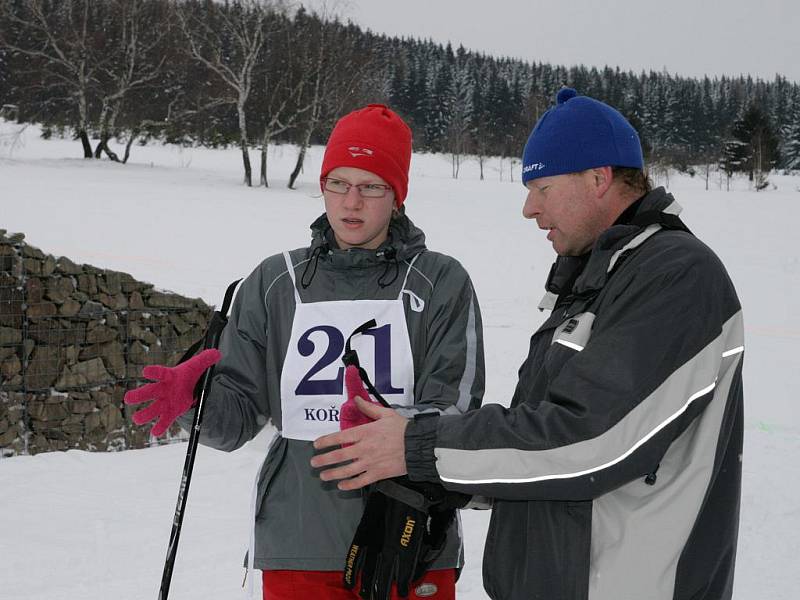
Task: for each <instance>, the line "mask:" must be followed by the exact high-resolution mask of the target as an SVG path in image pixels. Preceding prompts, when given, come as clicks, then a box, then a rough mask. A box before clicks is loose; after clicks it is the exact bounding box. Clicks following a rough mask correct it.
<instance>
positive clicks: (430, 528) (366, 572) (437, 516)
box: [344, 477, 469, 600]
mask: <svg viewBox="0 0 800 600" xmlns="http://www.w3.org/2000/svg"><path fill="white" fill-rule="evenodd" d="M468 499H469V496H465V495H464V494H459V493H457V492H448V491H447V490H445V489H444V488H443V487H442V486H440V485H437V484H428V483H416V482H410V481H409V480H408V479H407V478H405V477H401V478H396V479H389V480H385V481H379V482H378V483H376V484H375V485H373V486H372V488H371V489H370V492H369V496H368V497H367V503H366V506H365V507H364V514H363V515H362V517H361V522H360V523H359V524H358V528H357V529H356V533H355V536H353V541H352V543H351V544H350V550H349V551H348V553H347V559H346V562H345V569H344V586H345V587H346V588H347V589H353V587H355V584H356V581H357V579H358V576H359V575H360V576H361V589H360V590H359V596H361V598H363V599H365V600H388V599H389V598H390V596H391V590H392V584H393V583H397V593H398V595H399V596H400V597H402V598H405V597H407V596H408V592H409V589H410V587H411V585H412V583H414V582H415V581H418V580H419V579H421V578H422V576H423V575H425V573H426V572H427V571H428V568H429V567H430V565H431V564H432V563H433V561H434V560H435V559H436V557H437V556H439V554H440V553H441V552H442V549H443V548H444V543H445V540H446V538H447V531H448V529H449V528H450V525H451V524H452V522H453V520H454V519H455V516H456V509H457V508H461V507H463V506H464V505H465V504H466V503H467V501H468Z"/></svg>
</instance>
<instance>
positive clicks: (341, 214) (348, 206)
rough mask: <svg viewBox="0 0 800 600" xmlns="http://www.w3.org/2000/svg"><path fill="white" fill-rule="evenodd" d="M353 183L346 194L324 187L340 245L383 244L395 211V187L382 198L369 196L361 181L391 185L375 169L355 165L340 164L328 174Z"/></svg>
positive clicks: (330, 176) (375, 245) (329, 212)
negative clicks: (363, 190) (362, 190)
mask: <svg viewBox="0 0 800 600" xmlns="http://www.w3.org/2000/svg"><path fill="white" fill-rule="evenodd" d="M327 179H329V180H331V179H336V180H339V181H342V182H345V183H349V184H351V187H350V189H349V190H348V191H347V193H345V194H337V193H335V192H331V191H329V190H327V189H325V190H323V192H322V195H323V197H324V198H325V213H326V214H327V215H328V221H329V222H330V224H331V228H332V229H333V235H334V236H335V238H336V242H337V243H338V244H339V247H340V248H367V249H369V250H374V249H375V248H377V247H378V246H380V245H381V244H382V243H383V242H384V241H385V240H386V238H387V236H388V233H389V221H390V220H391V218H392V212H393V211H394V191H393V190H391V189H389V190H387V191H386V194H385V195H384V196H383V197H382V198H365V197H364V196H362V195H361V193H360V192H359V191H358V188H357V187H356V186H357V185H370V184H374V185H379V186H380V185H383V186H386V185H388V184H387V183H386V182H385V181H384V180H383V179H382V178H380V177H378V176H377V175H376V174H375V173H371V172H370V171H365V170H363V169H356V168H354V167H337V168H335V169H333V170H332V171H331V172H330V173H328V175H327Z"/></svg>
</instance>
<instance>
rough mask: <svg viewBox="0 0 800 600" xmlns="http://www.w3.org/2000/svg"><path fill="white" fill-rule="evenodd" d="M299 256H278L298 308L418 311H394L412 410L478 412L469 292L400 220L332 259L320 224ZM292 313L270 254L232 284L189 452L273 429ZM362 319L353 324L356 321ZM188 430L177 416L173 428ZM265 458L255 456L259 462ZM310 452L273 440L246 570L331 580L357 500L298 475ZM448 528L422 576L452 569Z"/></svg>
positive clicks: (452, 264)
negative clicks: (372, 303)
mask: <svg viewBox="0 0 800 600" xmlns="http://www.w3.org/2000/svg"><path fill="white" fill-rule="evenodd" d="M311 229H312V243H311V245H310V246H309V247H308V248H301V249H297V250H293V251H291V252H290V256H291V262H292V264H293V265H294V270H295V275H296V280H297V290H298V292H299V294H300V299H301V300H302V302H303V303H313V302H319V301H328V300H360V299H394V298H397V297H398V294H399V293H400V290H401V289H402V285H403V280H404V278H405V274H406V271H407V270H408V265H409V263H410V261H411V259H412V258H413V257H414V256H415V255H417V254H419V255H420V256H419V258H418V259H417V260H416V262H415V263H414V266H413V268H412V269H411V271H410V273H409V276H408V280H407V281H406V289H408V290H411V291H413V293H414V294H415V295H416V296H417V297H419V298H421V299H422V300H423V302H424V309H423V310H422V311H421V312H416V311H413V310H411V308H410V306H409V298H408V296H406V295H405V294H404V295H403V296H404V311H405V317H406V324H407V327H408V333H409V338H410V343H411V351H412V355H413V362H414V381H415V387H414V399H415V403H416V404H415V405H414V406H413V407H409V408H405V409H402V410H403V411H404V412H405V413H406V414H413V413H415V412H418V411H425V410H436V411H438V412H441V413H443V414H456V413H462V412H465V411H467V410H470V409H473V408H476V407H478V406H479V405H480V402H481V398H482V396H483V386H484V360H483V338H482V328H481V317H480V311H479V308H478V302H477V299H476V298H475V293H474V291H473V287H472V282H471V281H470V278H469V276H468V274H467V272H466V271H465V270H464V268H463V267H462V266H461V265H460V264H459V263H458V262H457V261H456V260H455V259H453V258H450V257H449V256H445V255H443V254H439V253H437V252H431V251H428V250H427V249H426V247H425V236H424V234H423V233H422V231H420V230H419V229H418V228H417V227H415V226H414V225H413V224H412V223H411V221H410V220H409V219H408V218H407V217H406V216H405V215H401V216H400V217H398V218H396V219H393V221H392V224H391V226H390V237H389V240H387V242H385V243H384V244H383V245H382V246H381V247H380V248H378V249H377V250H364V249H349V250H340V249H338V248H337V246H336V243H335V240H334V238H333V235H332V231H331V229H330V225H329V224H328V221H327V218H326V217H325V216H324V215H323V216H321V217H320V218H319V219H317V220H316V221H315V222H314V223H313V225H312V227H311ZM294 312H295V295H294V289H293V286H292V280H291V278H290V277H289V273H288V271H287V266H286V262H285V260H284V257H283V255H282V254H278V255H275V256H271V257H269V258H267V259H266V260H264V261H263V262H262V263H261V264H260V265H259V266H258V267H257V268H256V269H255V270H254V271H253V273H252V274H251V275H250V276H249V277H248V278H247V279H246V280H245V281H244V282H243V283H242V285H241V288H240V289H239V292H238V294H237V296H236V299H235V301H234V304H233V308H232V312H231V318H230V320H229V322H228V325H227V326H226V328H225V331H224V333H223V336H222V340H221V343H220V350H221V352H222V356H223V358H222V360H221V361H220V362H219V364H218V365H217V366H216V369H215V376H214V381H213V387H212V389H211V393H210V396H209V398H208V400H207V404H206V409H205V413H204V418H203V429H202V434H201V438H200V441H201V443H203V444H205V445H208V446H211V447H214V448H217V449H220V450H225V451H231V450H235V449H237V448H239V447H241V446H242V445H243V444H244V443H245V442H247V441H249V440H251V439H252V438H253V437H255V435H256V434H257V433H258V432H259V431H260V430H261V429H262V428H263V427H264V426H265V425H266V424H267V423H268V422H272V423H273V424H274V425H275V427H276V428H277V429H278V430H281V429H282V416H281V393H280V389H281V386H280V383H281V382H280V376H281V372H282V368H283V362H284V359H285V357H286V351H287V346H288V344H289V338H290V334H291V329H292V321H293V317H294ZM368 319H369V316H368V315H365V317H364V320H365V321H366V320H368ZM181 423H182V425H183V426H184V427H186V426H188V425H190V423H191V421H190V417H189V415H184V417H182V419H181ZM266 450H267V449H266V448H265V451H266ZM312 454H313V448H312V445H311V442H306V441H301V440H293V439H291V440H290V439H284V438H282V437H278V438H276V440H275V441H274V442H273V444H272V446H271V447H270V448H269V451H268V453H267V457H266V460H265V461H264V464H263V466H262V468H261V473H260V476H259V480H258V490H257V497H256V517H255V518H256V523H255V527H256V531H255V533H256V536H255V567H256V568H259V569H296V570H342V569H343V567H344V560H345V555H346V552H347V549H348V547H349V544H350V542H351V540H352V536H353V533H354V532H355V528H356V525H357V524H358V521H359V519H360V517H361V513H362V510H363V499H362V495H361V493H360V492H342V491H339V490H338V489H337V488H336V486H335V484H333V483H325V482H322V481H321V480H320V479H319V477H318V474H317V472H316V471H315V470H313V469H312V468H311V466H310V464H309V460H310V459H311V456H312ZM462 561H463V550H462V548H461V540H460V538H459V534H458V526H457V524H454V527H453V529H452V530H451V535H450V536H449V539H448V544H447V546H446V548H445V551H444V552H443V554H442V556H441V557H440V559H439V560H438V561H437V562H436V563H435V564H434V568H449V567H456V566H460V565H461V563H462Z"/></svg>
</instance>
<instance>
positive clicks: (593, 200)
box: [522, 169, 609, 256]
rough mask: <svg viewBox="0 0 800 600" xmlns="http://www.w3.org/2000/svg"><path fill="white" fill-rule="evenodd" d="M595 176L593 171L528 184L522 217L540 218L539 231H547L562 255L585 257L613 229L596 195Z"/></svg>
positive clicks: (554, 246)
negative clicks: (607, 231) (601, 235)
mask: <svg viewBox="0 0 800 600" xmlns="http://www.w3.org/2000/svg"><path fill="white" fill-rule="evenodd" d="M595 177H596V174H595V172H594V171H593V170H591V169H590V170H588V171H583V172H581V173H569V174H566V175H554V176H552V177H540V178H538V179H533V180H531V181H529V182H528V183H527V188H528V196H527V198H526V199H525V205H524V206H523V207H522V214H523V216H524V217H525V218H526V219H536V223H537V224H538V225H539V229H544V230H547V239H548V240H550V242H551V243H552V244H553V249H554V250H555V251H556V253H557V254H559V255H560V256H579V255H581V254H584V253H585V252H587V251H588V250H590V249H591V248H592V246H594V243H595V241H597V238H598V237H599V236H600V234H601V233H602V232H603V231H604V230H605V229H607V228H608V226H609V223H606V221H607V215H606V214H605V213H604V211H603V210H602V205H601V204H600V198H599V197H598V195H597V193H596V191H597V185H596V181H595Z"/></svg>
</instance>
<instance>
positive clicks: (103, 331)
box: [0, 229, 211, 457]
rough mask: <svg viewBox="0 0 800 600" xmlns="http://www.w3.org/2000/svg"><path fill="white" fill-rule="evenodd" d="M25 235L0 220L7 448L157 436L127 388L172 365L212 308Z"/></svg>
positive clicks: (2, 431) (113, 445)
mask: <svg viewBox="0 0 800 600" xmlns="http://www.w3.org/2000/svg"><path fill="white" fill-rule="evenodd" d="M24 238H25V236H24V235H23V234H7V232H6V231H5V230H3V229H0V457H3V456H13V455H15V454H35V453H37V452H45V451H50V450H67V449H70V448H80V449H84V450H123V449H127V448H141V447H144V446H148V445H150V444H151V443H156V442H155V441H154V440H153V441H151V440H150V436H149V434H148V432H149V426H145V427H139V426H136V425H134V424H133V422H132V421H131V420H130V413H131V412H133V410H135V408H131V407H127V406H125V405H124V404H123V402H122V397H123V396H124V394H125V392H126V391H127V390H128V389H130V388H132V387H136V386H137V385H141V384H142V383H144V380H143V379H142V378H141V371H142V367H143V366H144V365H148V364H166V365H173V364H175V363H176V362H177V360H178V359H179V358H180V357H181V355H182V354H183V353H184V351H185V350H186V349H187V348H188V347H189V346H191V344H192V343H193V342H195V341H196V340H198V339H199V338H201V337H202V335H203V333H204V331H205V328H206V323H207V319H208V318H209V316H210V314H211V308H210V307H209V306H207V305H206V304H205V303H203V302H202V301H201V300H199V299H189V298H184V297H182V296H179V295H177V294H172V293H169V292H163V291H158V290H155V289H154V288H153V286H152V285H151V284H148V283H142V282H140V281H136V280H135V279H134V278H133V277H131V276H130V275H128V274H127V273H120V272H116V271H110V270H108V269H100V268H97V267H93V266H91V265H79V264H75V263H73V262H72V261H71V260H69V259H68V258H65V257H59V258H56V257H54V256H52V255H49V254H45V253H44V252H42V251H41V250H39V249H38V248H35V247H33V246H30V245H28V244H27V243H26V242H25V239H24ZM183 437H184V436H183V434H182V433H181V432H180V429H179V428H177V426H173V429H172V430H171V431H170V432H169V435H167V436H166V437H165V440H166V441H170V440H172V439H175V438H183Z"/></svg>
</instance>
